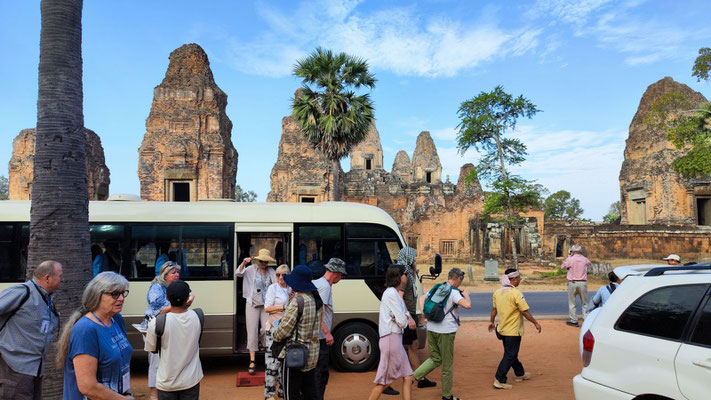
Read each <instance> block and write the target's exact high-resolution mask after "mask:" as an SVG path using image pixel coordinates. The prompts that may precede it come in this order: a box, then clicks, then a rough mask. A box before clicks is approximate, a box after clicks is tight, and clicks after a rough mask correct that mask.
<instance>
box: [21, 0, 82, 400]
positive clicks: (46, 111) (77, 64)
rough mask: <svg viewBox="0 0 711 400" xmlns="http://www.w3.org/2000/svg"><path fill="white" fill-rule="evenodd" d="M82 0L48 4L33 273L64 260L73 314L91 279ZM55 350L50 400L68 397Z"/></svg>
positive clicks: (63, 298) (47, 382) (62, 295)
mask: <svg viewBox="0 0 711 400" xmlns="http://www.w3.org/2000/svg"><path fill="white" fill-rule="evenodd" d="M82 5H83V3H82V0H42V1H41V3H40V11H41V15H42V17H41V18H42V24H41V33H40V59H39V80H38V87H39V91H38V97H37V139H36V144H35V148H36V152H35V159H34V179H33V182H32V205H31V209H30V242H29V248H28V260H27V265H28V269H33V268H34V267H35V266H37V265H38V264H39V263H40V262H42V261H44V260H48V259H52V260H56V261H58V262H60V263H61V264H62V265H64V267H65V268H64V284H63V285H62V286H60V288H59V291H58V293H57V296H56V301H55V305H56V306H57V309H58V310H59V311H60V312H61V314H62V315H64V316H69V315H70V314H71V312H72V311H74V310H76V309H77V308H79V306H80V304H81V296H82V290H83V288H84V286H85V285H86V283H87V282H88V281H89V279H90V278H91V252H90V250H89V245H90V241H89V200H88V199H89V195H88V191H87V181H86V149H85V142H84V112H83V108H82V106H83V86H82V52H81V44H82V24H81V18H82ZM55 356H56V351H49V352H48V360H47V362H46V363H45V366H46V369H45V374H44V382H43V385H42V387H43V395H42V398H43V399H56V398H61V393H62V384H63V377H62V369H61V368H56V367H55V363H54V357H55Z"/></svg>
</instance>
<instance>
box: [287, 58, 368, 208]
mask: <svg viewBox="0 0 711 400" xmlns="http://www.w3.org/2000/svg"><path fill="white" fill-rule="evenodd" d="M293 74H294V75H296V76H298V77H300V78H302V81H301V82H302V88H301V89H300V90H299V91H298V92H297V94H296V95H295V96H294V99H293V104H292V110H291V114H292V115H293V116H294V118H295V119H296V121H297V123H298V124H299V128H300V131H301V135H302V136H303V137H304V139H306V140H307V141H308V142H309V143H310V144H311V145H312V146H313V147H314V148H315V149H318V150H320V151H321V152H322V153H323V154H325V155H326V157H327V158H328V159H329V160H331V163H332V174H333V186H331V199H332V200H335V201H337V200H339V197H340V193H339V190H338V186H339V185H338V184H339V182H338V178H339V176H338V171H339V168H338V167H339V161H340V160H341V159H342V158H343V157H345V156H347V155H348V154H349V153H350V152H351V149H352V148H353V147H354V146H356V145H357V144H358V143H360V142H362V141H363V140H365V138H366V136H367V135H368V127H369V126H370V124H371V123H373V103H372V102H371V101H370V96H369V95H368V94H367V93H366V94H363V95H360V96H358V95H356V93H355V90H358V89H360V88H361V87H364V86H366V87H368V88H370V89H373V88H374V87H375V77H374V76H373V75H372V74H371V73H370V72H368V63H367V62H366V61H365V60H362V59H360V58H357V57H353V56H350V55H348V54H346V53H338V54H334V53H333V52H332V51H331V50H325V49H322V48H321V47H318V48H317V49H316V50H314V52H313V53H311V55H309V56H308V57H306V58H304V59H302V60H299V61H297V63H296V65H295V66H294V71H293Z"/></svg>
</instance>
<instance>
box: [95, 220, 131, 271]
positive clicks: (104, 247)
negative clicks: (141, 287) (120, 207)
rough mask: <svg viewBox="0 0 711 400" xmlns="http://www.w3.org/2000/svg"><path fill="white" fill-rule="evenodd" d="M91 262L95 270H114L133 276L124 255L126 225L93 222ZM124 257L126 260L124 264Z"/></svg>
mask: <svg viewBox="0 0 711 400" xmlns="http://www.w3.org/2000/svg"><path fill="white" fill-rule="evenodd" d="M89 234H90V235H91V262H92V266H93V268H94V271H95V272H97V273H98V272H104V271H113V272H116V273H120V274H123V275H125V276H126V277H129V278H130V277H132V276H133V275H132V274H131V270H130V265H129V263H128V259H127V257H124V254H123V252H124V250H125V248H124V246H122V244H123V242H124V236H125V235H124V226H123V225H120V224H114V225H112V224H91V225H89ZM124 259H126V262H125V264H124Z"/></svg>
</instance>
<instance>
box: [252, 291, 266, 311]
mask: <svg viewBox="0 0 711 400" xmlns="http://www.w3.org/2000/svg"><path fill="white" fill-rule="evenodd" d="M252 307H264V297H262V289H257V291H256V292H254V293H252Z"/></svg>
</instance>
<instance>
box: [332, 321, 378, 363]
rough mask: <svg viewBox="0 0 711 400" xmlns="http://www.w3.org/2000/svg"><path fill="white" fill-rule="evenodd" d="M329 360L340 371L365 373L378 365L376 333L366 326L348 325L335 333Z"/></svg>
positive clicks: (359, 324) (360, 323)
mask: <svg viewBox="0 0 711 400" xmlns="http://www.w3.org/2000/svg"><path fill="white" fill-rule="evenodd" d="M333 340H334V343H333V347H332V348H331V360H332V361H333V363H334V364H336V367H337V368H338V369H339V370H340V371H345V372H365V371H370V370H371V369H373V368H374V367H375V366H376V365H377V364H378V357H380V350H379V349H378V333H377V332H376V331H375V330H374V329H373V328H372V327H370V325H368V324H364V323H362V322H352V323H349V324H347V325H345V326H343V327H341V328H340V329H338V330H337V331H336V334H335V335H334V337H333Z"/></svg>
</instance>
